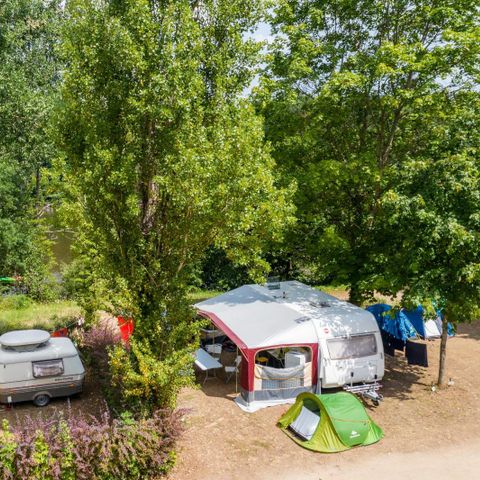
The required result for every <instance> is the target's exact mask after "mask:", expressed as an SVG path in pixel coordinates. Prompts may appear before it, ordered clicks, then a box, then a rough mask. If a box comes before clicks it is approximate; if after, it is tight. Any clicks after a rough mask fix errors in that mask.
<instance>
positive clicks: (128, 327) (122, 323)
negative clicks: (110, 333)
mask: <svg viewBox="0 0 480 480" xmlns="http://www.w3.org/2000/svg"><path fill="white" fill-rule="evenodd" d="M117 320H118V326H119V328H120V335H121V337H122V340H123V342H124V343H125V344H126V345H128V344H129V341H130V337H131V335H132V333H133V320H132V319H131V318H123V317H117Z"/></svg>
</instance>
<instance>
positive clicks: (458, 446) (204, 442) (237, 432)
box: [169, 322, 480, 480]
mask: <svg viewBox="0 0 480 480" xmlns="http://www.w3.org/2000/svg"><path fill="white" fill-rule="evenodd" d="M438 351H439V340H434V341H430V342H428V355H429V361H430V367H429V368H428V369H425V368H422V367H411V366H408V365H407V363H406V360H405V359H404V357H400V356H399V357H395V358H393V359H392V358H388V357H387V363H386V375H385V379H384V381H383V382H382V383H383V385H384V388H383V394H384V395H385V400H384V402H383V403H382V404H381V405H380V406H379V407H376V408H375V407H372V406H370V405H369V406H368V407H367V412H368V414H369V415H370V416H371V417H372V419H373V420H374V421H375V422H376V423H378V424H379V425H380V426H381V427H382V429H383V431H384V432H385V437H384V438H383V439H382V440H381V442H379V443H376V444H373V445H369V446H366V447H361V448H357V447H355V448H353V449H351V450H348V451H345V452H341V453H335V454H322V453H318V452H312V451H309V450H306V449H304V448H301V447H300V446H298V445H296V444H295V443H294V442H292V440H291V439H290V438H289V437H288V436H287V435H285V434H284V433H283V432H282V431H281V430H280V429H279V428H278V427H277V426H276V423H277V421H278V419H279V418H280V417H281V416H282V415H283V414H284V413H285V412H286V411H287V410H288V408H289V406H288V405H283V406H277V407H270V408H267V409H265V410H260V411H258V412H256V413H254V414H248V413H244V412H242V411H241V410H240V409H239V408H238V407H237V406H236V405H235V403H234V402H233V401H232V399H233V398H234V396H235V381H231V382H229V383H228V384H225V382H224V381H223V380H222V379H221V378H219V379H217V380H212V381H209V382H207V383H206V384H205V386H204V387H202V388H201V389H198V390H194V389H186V390H185V391H183V392H182V395H181V397H180V406H181V407H187V408H189V409H191V411H190V414H189V416H188V417H187V418H186V426H187V431H186V433H185V434H184V436H183V438H182V440H181V441H180V446H179V452H178V464H177V466H176V467H175V469H174V471H173V472H172V474H171V475H170V477H169V480H207V479H209V480H210V479H212V478H216V479H219V480H240V479H241V480H244V479H245V478H248V479H249V480H260V479H261V480H273V479H275V480H277V479H278V480H319V478H321V479H322V480H331V479H335V480H343V479H353V478H355V479H356V480H363V479H367V478H372V475H374V476H375V477H379V476H385V477H386V478H389V479H390V480H397V479H402V480H404V479H405V478H408V475H411V474H412V473H413V472H415V474H416V475H417V474H418V475H420V476H421V478H422V480H430V479H432V480H433V479H435V480H443V479H448V480H463V479H465V478H472V479H473V478H476V477H477V476H478V471H479V469H480V460H479V457H478V451H479V449H480V375H479V374H478V365H479V359H480V322H477V323H475V324H472V325H461V326H460V328H459V332H458V335H457V336H456V337H454V338H451V339H449V341H448V346H447V352H448V353H447V358H448V359H447V362H448V363H447V372H448V373H447V374H448V376H449V377H452V379H453V381H454V385H453V386H451V387H449V388H448V389H446V390H445V391H441V392H438V391H437V392H433V391H432V388H431V387H432V384H433V383H434V382H435V379H436V375H437V368H438Z"/></svg>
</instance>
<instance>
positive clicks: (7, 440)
mask: <svg viewBox="0 0 480 480" xmlns="http://www.w3.org/2000/svg"><path fill="white" fill-rule="evenodd" d="M16 449H17V441H16V439H15V436H14V435H13V434H12V432H11V431H10V425H9V423H8V420H6V419H3V420H2V429H1V430H0V465H1V466H2V469H3V471H4V472H3V473H4V477H6V478H8V477H10V478H13V473H14V471H15V464H14V462H15V451H16Z"/></svg>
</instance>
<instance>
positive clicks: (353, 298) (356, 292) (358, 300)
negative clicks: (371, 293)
mask: <svg viewBox="0 0 480 480" xmlns="http://www.w3.org/2000/svg"><path fill="white" fill-rule="evenodd" d="M348 301H349V302H350V303H353V304H354V305H359V306H360V305H361V304H362V301H363V298H362V294H361V292H360V289H359V288H358V285H357V284H356V283H352V284H351V285H350V292H349V295H348Z"/></svg>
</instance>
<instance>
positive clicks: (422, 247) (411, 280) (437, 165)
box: [377, 92, 480, 322]
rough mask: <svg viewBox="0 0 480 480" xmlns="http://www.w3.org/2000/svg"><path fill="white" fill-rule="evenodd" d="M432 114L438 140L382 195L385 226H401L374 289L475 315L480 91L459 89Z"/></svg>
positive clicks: (479, 259) (464, 317)
mask: <svg viewBox="0 0 480 480" xmlns="http://www.w3.org/2000/svg"><path fill="white" fill-rule="evenodd" d="M443 114H444V115H445V116H446V117H447V118H448V119H449V121H448V124H445V123H444V120H443V119H442V118H441V117H440V118H438V117H436V118H430V121H431V130H430V131H431V132H435V133H436V135H437V138H436V140H437V141H436V142H434V143H432V145H430V148H429V149H428V151H426V152H425V154H424V156H423V157H422V158H419V159H415V160H413V159H412V160H411V161H410V162H408V163H406V164H405V165H404V167H403V168H402V169H401V170H399V172H398V177H397V181H396V182H395V183H396V186H395V189H391V190H390V191H388V192H387V193H386V195H385V196H384V198H383V202H382V215H383V224H384V226H385V230H389V229H390V228H392V227H395V228H398V229H399V230H400V232H401V234H400V235H397V236H396V237H392V238H391V241H390V242H389V244H388V246H387V248H386V249H385V250H386V258H388V262H385V269H386V272H387V273H386V275H384V276H382V277H381V278H378V279H377V281H378V284H379V288H382V287H387V288H389V289H391V290H394V291H399V290H403V292H404V295H403V296H404V300H405V301H409V302H410V303H412V302H423V303H426V302H427V303H428V302H429V301H434V302H435V304H436V305H437V306H438V308H440V309H442V310H443V312H444V313H446V315H447V317H448V318H449V320H450V321H451V322H457V321H468V320H472V319H475V318H478V316H479V314H480V308H479V305H480V242H479V240H480V238H479V237H480V223H479V219H480V218H479V207H478V205H479V201H480V135H479V133H478V132H479V127H480V125H479V118H480V98H479V95H478V94H477V93H476V92H471V93H464V94H458V95H456V96H455V97H454V98H452V99H451V100H450V101H449V102H448V103H445V104H444V111H443Z"/></svg>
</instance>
